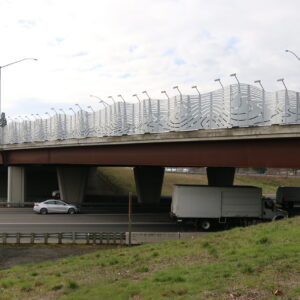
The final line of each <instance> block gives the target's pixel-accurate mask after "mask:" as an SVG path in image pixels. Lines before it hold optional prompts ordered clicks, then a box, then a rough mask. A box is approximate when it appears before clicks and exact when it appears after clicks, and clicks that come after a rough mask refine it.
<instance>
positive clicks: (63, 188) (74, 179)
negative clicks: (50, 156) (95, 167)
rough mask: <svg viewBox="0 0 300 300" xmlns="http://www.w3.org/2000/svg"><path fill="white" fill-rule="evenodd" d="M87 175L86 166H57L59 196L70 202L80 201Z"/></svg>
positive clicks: (82, 196)
mask: <svg viewBox="0 0 300 300" xmlns="http://www.w3.org/2000/svg"><path fill="white" fill-rule="evenodd" d="M87 175H88V167H77V166H76V167H73V166H67V167H65V166H64V167H57V178H58V186H59V191H60V198H61V200H63V201H66V202H70V203H82V201H83V198H84V193H85V186H86V181H87Z"/></svg>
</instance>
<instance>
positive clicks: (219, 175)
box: [206, 167, 235, 186]
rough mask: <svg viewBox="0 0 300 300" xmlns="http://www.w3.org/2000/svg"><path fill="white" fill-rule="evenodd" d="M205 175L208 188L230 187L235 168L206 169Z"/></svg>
mask: <svg viewBox="0 0 300 300" xmlns="http://www.w3.org/2000/svg"><path fill="white" fill-rule="evenodd" d="M206 174H207V179H208V185H210V186H232V185H233V181H234V174H235V168H232V167H207V168H206Z"/></svg>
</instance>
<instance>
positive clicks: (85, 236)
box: [0, 232, 207, 246]
mask: <svg viewBox="0 0 300 300" xmlns="http://www.w3.org/2000/svg"><path fill="white" fill-rule="evenodd" d="M205 234H207V232H131V233H130V232H59V233H19V232H17V233H0V244H2V245H10V244H17V245H18V244H28V245H29V244H46V245H47V244H69V245H72V244H73V245H74V244H86V245H129V246H130V245H141V244H144V243H157V242H162V241H169V240H178V239H187V238H197V237H200V236H203V235H205Z"/></svg>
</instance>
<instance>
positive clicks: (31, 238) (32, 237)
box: [30, 232, 35, 244]
mask: <svg viewBox="0 0 300 300" xmlns="http://www.w3.org/2000/svg"><path fill="white" fill-rule="evenodd" d="M34 237H35V234H34V233H33V232H32V233H31V234H30V243H31V244H34Z"/></svg>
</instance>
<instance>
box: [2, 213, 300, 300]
mask: <svg viewBox="0 0 300 300" xmlns="http://www.w3.org/2000/svg"><path fill="white" fill-rule="evenodd" d="M299 261H300V218H293V219H287V220H282V221H278V222H276V223H275V222H274V223H269V224H259V225H256V226H251V227H248V228H235V229H233V230H230V231H226V232H218V233H211V234H208V235H206V236H202V237H200V238H197V239H190V240H179V241H170V242H163V243H157V244H148V245H142V246H137V247H132V248H126V247H125V248H124V247H122V248H118V249H114V250H99V251H97V252H94V253H89V254H86V255H83V256H80V257H75V256H74V257H69V258H66V259H61V260H59V261H56V262H45V263H42V264H36V265H35V264H29V265H24V266H16V267H13V268H11V269H9V270H3V271H1V272H0V299H72V300H77V299H78V300H79V299H91V300H92V299H97V300H98V299H103V300H104V299H105V300H110V299H113V300H118V299H119V300H123V299H124V300H125V299H126V300H127V299H135V300H136V299H148V300H150V299H153V300H157V299H172V300H173V299H191V300H192V299H213V300H217V299H259V300H264V299H300V284H299V282H300V272H299V270H300V263H299ZM58 274H59V276H57V275H58ZM276 290H280V291H281V292H282V295H280V296H277V297H276V296H274V292H275V291H276Z"/></svg>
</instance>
